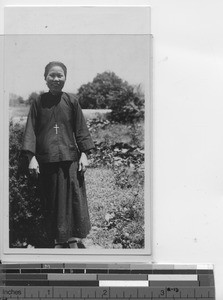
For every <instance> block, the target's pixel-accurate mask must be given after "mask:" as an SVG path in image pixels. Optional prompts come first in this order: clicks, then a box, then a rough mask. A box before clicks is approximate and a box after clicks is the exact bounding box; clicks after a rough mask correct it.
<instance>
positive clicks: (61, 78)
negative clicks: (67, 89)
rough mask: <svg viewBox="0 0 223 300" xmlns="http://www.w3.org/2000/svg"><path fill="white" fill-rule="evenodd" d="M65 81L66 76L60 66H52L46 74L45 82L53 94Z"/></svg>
mask: <svg viewBox="0 0 223 300" xmlns="http://www.w3.org/2000/svg"><path fill="white" fill-rule="evenodd" d="M65 81H66V77H65V74H64V71H63V69H62V68H61V67H60V66H54V67H52V68H51V69H50V70H49V72H48V74H47V76H46V84H47V86H48V88H49V89H50V91H51V93H52V94H53V95H56V94H58V93H60V92H61V91H62V89H63V87H64V84H65Z"/></svg>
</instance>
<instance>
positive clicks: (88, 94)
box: [77, 72, 144, 122]
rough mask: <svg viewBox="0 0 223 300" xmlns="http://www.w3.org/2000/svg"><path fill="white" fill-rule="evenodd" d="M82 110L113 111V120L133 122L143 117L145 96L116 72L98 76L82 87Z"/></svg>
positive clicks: (78, 94) (80, 96) (80, 98)
mask: <svg viewBox="0 0 223 300" xmlns="http://www.w3.org/2000/svg"><path fill="white" fill-rule="evenodd" d="M77 96H78V99H79V102H80V105H81V107H82V108H89V109H111V110H112V112H111V119H112V120H114V121H118V122H131V121H133V120H137V119H140V118H142V117H143V114H144V113H143V109H144V95H143V93H142V92H141V90H140V88H139V87H138V88H135V87H134V86H131V85H129V84H128V82H127V81H124V80H122V79H121V78H119V77H118V76H117V75H116V74H115V73H114V72H103V73H101V74H97V76H96V77H95V78H94V79H93V81H92V82H89V83H87V84H84V85H82V86H81V87H80V88H79V90H78V93H77Z"/></svg>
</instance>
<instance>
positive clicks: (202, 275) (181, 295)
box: [0, 264, 215, 300]
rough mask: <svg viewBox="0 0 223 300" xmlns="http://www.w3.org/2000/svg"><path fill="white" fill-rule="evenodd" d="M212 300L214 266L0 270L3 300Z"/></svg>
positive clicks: (38, 266)
mask: <svg viewBox="0 0 223 300" xmlns="http://www.w3.org/2000/svg"><path fill="white" fill-rule="evenodd" d="M15 298H16V299H18V300H20V299H24V300H30V299H32V300H41V299H43V300H44V299H48V300H49V299H77V300H80V299H83V300H87V299H92V300H93V299H95V300H99V299H111V300H113V299H114V300H115V299H116V300H127V299H128V300H132V299H134V300H137V299H139V300H142V299H146V300H152V299H154V300H158V299H168V300H171V299H174V300H178V299H180V300H186V299H187V300H188V299H190V300H193V299H196V300H199V299H203V300H204V299H206V300H214V299H215V286H214V271H213V266H210V265H193V266H191V265H190V266H189V265H159V264H139V265H134V264H133V265H130V264H108V265H105V264H97V265H96V264H87V265H85V264H22V265H20V264H16V265H15V264H7V265H4V264H2V265H0V300H8V299H15Z"/></svg>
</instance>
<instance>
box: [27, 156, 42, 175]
mask: <svg viewBox="0 0 223 300" xmlns="http://www.w3.org/2000/svg"><path fill="white" fill-rule="evenodd" d="M29 173H30V174H31V175H33V176H35V177H38V174H39V173H40V171H39V164H38V161H37V160H36V157H35V156H33V157H32V158H31V160H30V163H29Z"/></svg>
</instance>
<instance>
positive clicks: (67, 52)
mask: <svg viewBox="0 0 223 300" xmlns="http://www.w3.org/2000/svg"><path fill="white" fill-rule="evenodd" d="M149 49H150V37H149V35H126V34H125V35H123V34H122V35H119V34H114V35H112V34H107V35H103V34H100V35H95V34H91V35H87V34H82V35H78V34H75V35H69V34H63V35H55V34H54V35H43V34H33V35H29V34H27V35H6V36H5V46H4V90H5V95H6V98H7V97H8V95H9V93H14V94H16V95H18V96H21V97H23V98H24V100H26V99H27V98H28V96H29V95H30V94H31V93H32V92H39V91H47V90H48V89H47V87H46V83H45V80H44V76H43V74H44V68H45V66H46V64H47V63H48V62H50V61H53V60H59V61H62V62H63V63H64V64H65V65H66V66H67V70H68V73H67V81H66V84H65V87H64V91H66V92H76V91H77V89H78V88H79V87H80V86H81V85H82V84H85V83H88V82H90V81H92V80H93V78H94V77H95V76H96V75H97V74H98V73H102V72H104V71H112V72H115V74H116V75H117V76H119V77H120V78H122V79H123V80H126V81H128V83H129V84H133V85H138V84H141V85H142V87H143V88H146V87H147V86H148V85H149V72H150V70H149V68H150V66H149V60H150V55H149Z"/></svg>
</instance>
